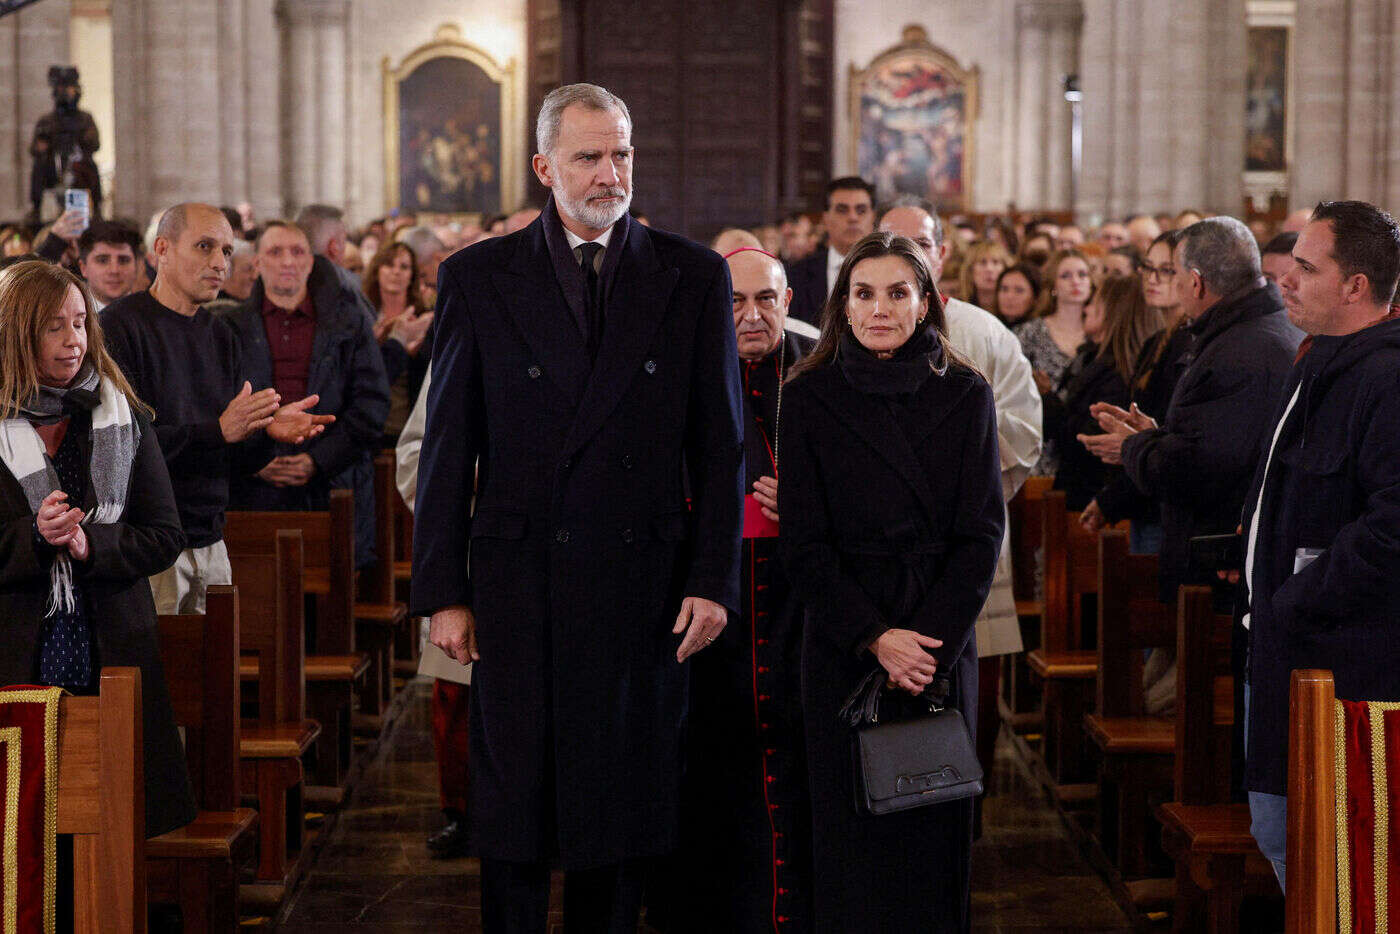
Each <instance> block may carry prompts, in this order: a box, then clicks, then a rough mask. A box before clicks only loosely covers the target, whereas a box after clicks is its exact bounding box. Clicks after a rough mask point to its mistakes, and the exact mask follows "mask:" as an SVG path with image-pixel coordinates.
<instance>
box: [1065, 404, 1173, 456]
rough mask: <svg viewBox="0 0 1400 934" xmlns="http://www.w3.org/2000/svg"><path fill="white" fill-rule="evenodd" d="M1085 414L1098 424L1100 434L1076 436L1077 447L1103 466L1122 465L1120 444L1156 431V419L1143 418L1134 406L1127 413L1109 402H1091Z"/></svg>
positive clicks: (1144, 416) (1145, 416)
mask: <svg viewBox="0 0 1400 934" xmlns="http://www.w3.org/2000/svg"><path fill="white" fill-rule="evenodd" d="M1089 414H1090V415H1092V416H1094V418H1095V419H1097V420H1098V423H1099V427H1100V428H1102V429H1103V430H1104V433H1103V434H1101V435H1083V434H1081V435H1076V436H1075V437H1077V438H1078V439H1079V443H1080V444H1082V445H1084V447H1086V448H1088V449H1089V453H1090V454H1093V455H1094V456H1095V457H1097V458H1098V459H1099V460H1101V461H1103V462H1104V463H1105V464H1121V463H1123V441H1124V440H1125V439H1127V438H1130V437H1132V436H1133V435H1135V434H1137V433H1138V432H1140V431H1150V430H1152V429H1153V428H1156V427H1157V421H1156V419H1154V418H1152V417H1151V416H1148V415H1144V414H1143V412H1142V410H1141V409H1139V408H1138V407H1137V403H1136V402H1134V403H1133V404H1132V405H1131V406H1130V407H1129V408H1128V409H1126V410H1125V409H1120V408H1119V407H1118V406H1116V405H1113V404H1112V403H1109V402H1095V403H1094V404H1093V405H1091V406H1090V407H1089Z"/></svg>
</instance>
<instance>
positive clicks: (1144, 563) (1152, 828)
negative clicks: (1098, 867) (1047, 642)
mask: <svg viewBox="0 0 1400 934" xmlns="http://www.w3.org/2000/svg"><path fill="white" fill-rule="evenodd" d="M1098 564H1099V570H1098V574H1099V587H1098V590H1099V596H1098V600H1099V625H1098V629H1099V632H1098V674H1097V677H1096V679H1095V685H1096V695H1097V696H1096V706H1097V712H1096V713H1091V714H1086V715H1085V717H1084V724H1085V727H1086V729H1087V731H1088V734H1089V738H1090V739H1091V740H1092V741H1093V743H1094V745H1095V746H1097V747H1098V750H1099V753H1100V764H1099V794H1098V802H1099V805H1098V807H1099V824H1098V826H1099V835H1100V836H1099V839H1100V842H1101V843H1102V845H1103V847H1104V851H1105V853H1107V854H1108V856H1109V858H1110V860H1111V861H1112V862H1113V864H1114V866H1115V867H1116V868H1117V870H1118V872H1119V873H1120V874H1121V876H1122V878H1123V879H1136V878H1142V877H1144V876H1148V875H1150V874H1151V870H1152V868H1153V859H1152V854H1151V853H1150V852H1149V850H1150V846H1149V844H1150V841H1151V840H1152V839H1153V838H1155V837H1156V825H1155V821H1154V819H1153V816H1152V815H1153V805H1154V803H1156V802H1159V801H1165V800H1166V799H1167V797H1168V796H1169V795H1170V794H1171V782H1172V751H1173V748H1174V746H1175V737H1174V732H1173V729H1174V724H1173V721H1172V720H1171V719H1170V718H1168V717H1151V716H1147V715H1146V714H1145V712H1144V707H1145V698H1144V692H1143V686H1142V670H1143V654H1144V650H1146V649H1149V648H1159V647H1163V646H1172V645H1175V644H1176V618H1175V614H1174V612H1173V609H1172V608H1171V607H1168V606H1166V605H1165V604H1163V603H1162V602H1161V601H1160V599H1158V581H1157V556H1156V555H1132V554H1129V553H1128V534H1127V533H1126V532H1123V531H1121V530H1117V529H1113V530H1106V531H1104V532H1103V534H1102V535H1101V536H1100V538H1099V562H1098Z"/></svg>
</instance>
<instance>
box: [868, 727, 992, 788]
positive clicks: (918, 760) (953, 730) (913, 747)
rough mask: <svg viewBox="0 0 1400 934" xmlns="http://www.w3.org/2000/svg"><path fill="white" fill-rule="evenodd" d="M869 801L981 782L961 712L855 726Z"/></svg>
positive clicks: (979, 766) (980, 769) (979, 764)
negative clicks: (858, 727) (859, 727)
mask: <svg viewBox="0 0 1400 934" xmlns="http://www.w3.org/2000/svg"><path fill="white" fill-rule="evenodd" d="M856 742H857V743H858V744H859V749H860V763H861V768H862V769H863V771H864V773H865V790H866V794H867V795H868V796H869V798H870V800H871V801H872V802H875V801H887V800H889V799H892V798H898V797H903V796H905V795H916V794H927V793H930V792H936V791H939V790H941V789H944V788H949V787H954V786H957V785H964V784H967V783H968V782H979V783H980V782H981V781H982V766H981V763H979V762H978V761H977V753H976V750H974V749H973V747H972V740H971V738H970V737H969V736H968V732H967V725H966V724H965V723H964V722H963V718H962V714H961V713H959V712H958V711H956V710H953V709H944V710H941V711H939V712H938V713H934V714H929V715H927V716H922V717H916V718H914V719H911V720H902V721H899V722H896V723H881V724H877V725H873V726H867V727H863V728H861V729H859V730H857V731H856Z"/></svg>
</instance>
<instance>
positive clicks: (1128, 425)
mask: <svg viewBox="0 0 1400 934" xmlns="http://www.w3.org/2000/svg"><path fill="white" fill-rule="evenodd" d="M1089 414H1090V415H1092V416H1094V418H1096V419H1098V421H1099V427H1100V428H1102V429H1103V430H1104V431H1122V430H1123V429H1127V433H1128V434H1137V433H1138V432H1139V431H1151V430H1152V429H1154V428H1156V427H1157V420H1156V419H1155V418H1153V417H1152V416H1150V415H1146V414H1144V413H1143V411H1142V409H1140V408H1138V407H1137V403H1136V402H1134V403H1133V404H1132V405H1130V406H1128V408H1127V409H1120V408H1119V407H1118V406H1116V405H1114V404H1112V403H1111V402H1095V403H1094V404H1093V405H1091V406H1089Z"/></svg>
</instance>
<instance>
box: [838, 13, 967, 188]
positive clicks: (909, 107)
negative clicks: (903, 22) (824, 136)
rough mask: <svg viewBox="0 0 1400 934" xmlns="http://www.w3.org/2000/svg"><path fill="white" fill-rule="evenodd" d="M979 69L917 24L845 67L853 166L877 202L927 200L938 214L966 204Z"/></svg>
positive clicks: (906, 28)
mask: <svg viewBox="0 0 1400 934" xmlns="http://www.w3.org/2000/svg"><path fill="white" fill-rule="evenodd" d="M977 77H978V75H977V70H976V69H975V68H974V69H963V68H962V67H961V66H959V65H958V63H957V61H956V60H955V59H953V58H952V56H950V55H948V53H946V52H944V51H943V50H942V49H939V48H937V47H936V46H934V45H932V44H931V43H930V42H929V41H928V36H927V34H926V33H925V32H924V30H923V29H922V28H921V27H919V26H907V27H905V29H904V41H903V42H901V43H900V44H899V45H897V46H895V47H894V48H892V49H889V50H888V51H886V52H884V53H883V54H881V55H879V56H877V57H876V58H875V60H874V61H872V62H871V63H870V65H869V66H868V67H866V68H864V69H859V70H858V69H856V68H855V67H854V66H852V68H851V77H850V95H851V129H852V133H853V136H854V146H853V151H854V154H855V159H856V171H857V172H859V173H860V175H861V176H862V177H864V178H865V179H867V180H868V181H870V182H871V183H873V184H874V185H875V190H876V195H877V200H879V201H881V202H885V201H889V200H891V199H893V198H897V197H899V196H900V195H917V196H919V197H921V198H927V199H928V200H929V201H931V202H933V203H934V205H935V206H937V208H938V210H939V211H941V212H958V211H966V210H968V209H969V205H970V201H971V195H972V180H971V172H972V161H973V146H972V143H973V128H974V124H975V122H976V117H977Z"/></svg>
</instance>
